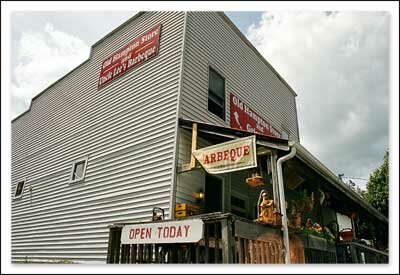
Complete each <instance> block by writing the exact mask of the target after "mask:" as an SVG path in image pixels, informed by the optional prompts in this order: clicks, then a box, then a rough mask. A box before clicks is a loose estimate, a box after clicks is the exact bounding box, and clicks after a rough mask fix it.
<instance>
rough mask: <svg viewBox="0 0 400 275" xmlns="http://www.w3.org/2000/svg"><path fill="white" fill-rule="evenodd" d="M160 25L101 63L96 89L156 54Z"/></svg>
mask: <svg viewBox="0 0 400 275" xmlns="http://www.w3.org/2000/svg"><path fill="white" fill-rule="evenodd" d="M160 32H161V24H160V25H157V26H155V27H154V28H152V29H150V30H149V31H147V32H146V33H144V34H142V35H141V36H139V37H137V38H135V39H134V40H133V41H132V42H130V43H129V44H128V45H126V46H125V47H123V48H122V49H120V50H119V51H117V52H116V53H114V54H113V55H112V56H110V57H108V58H107V59H106V60H104V61H103V63H102V65H101V71H100V77H99V81H98V83H97V87H98V88H100V87H102V86H103V85H105V84H106V83H108V82H110V81H112V80H114V79H115V78H117V77H119V76H121V75H124V74H125V73H126V72H127V71H129V70H131V69H132V68H135V67H136V66H138V65H140V64H142V63H144V62H146V61H147V60H149V59H150V58H152V57H154V56H156V55H157V54H158V46H159V42H160Z"/></svg>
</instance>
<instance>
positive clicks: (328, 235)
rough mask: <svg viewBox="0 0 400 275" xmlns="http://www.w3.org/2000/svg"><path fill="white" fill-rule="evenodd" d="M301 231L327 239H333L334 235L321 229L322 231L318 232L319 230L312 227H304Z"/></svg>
mask: <svg viewBox="0 0 400 275" xmlns="http://www.w3.org/2000/svg"><path fill="white" fill-rule="evenodd" d="M301 233H303V234H307V235H314V236H317V237H320V238H324V239H327V240H328V241H331V240H335V237H334V236H333V235H332V234H329V233H328V232H326V231H323V232H322V233H320V232H318V231H316V230H314V229H312V228H307V227H304V228H303V229H302V230H301Z"/></svg>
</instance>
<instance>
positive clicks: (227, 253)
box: [221, 218, 233, 264]
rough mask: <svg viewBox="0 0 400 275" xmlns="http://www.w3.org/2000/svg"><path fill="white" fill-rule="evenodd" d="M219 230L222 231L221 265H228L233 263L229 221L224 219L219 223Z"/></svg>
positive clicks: (230, 224)
mask: <svg viewBox="0 0 400 275" xmlns="http://www.w3.org/2000/svg"><path fill="white" fill-rule="evenodd" d="M221 230H222V263H224V264H230V263H233V252H232V246H233V242H232V221H231V219H229V218H226V219H223V220H222V221H221Z"/></svg>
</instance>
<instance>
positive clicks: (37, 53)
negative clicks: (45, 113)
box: [11, 23, 90, 117]
mask: <svg viewBox="0 0 400 275" xmlns="http://www.w3.org/2000/svg"><path fill="white" fill-rule="evenodd" d="M89 50H90V48H89V46H88V45H86V43H85V42H83V41H82V40H81V39H79V38H78V37H75V36H73V35H70V34H68V33H65V32H62V31H60V30H57V29H56V28H55V27H54V26H53V25H52V24H51V23H46V25H45V26H44V28H43V31H41V32H32V31H25V32H23V33H22V34H21V37H20V39H19V40H18V43H17V65H16V67H15V68H14V70H13V72H12V73H13V81H12V85H11V89H12V91H11V106H12V108H11V117H15V116H17V115H19V114H20V113H22V112H23V111H25V110H27V109H28V108H29V104H30V101H31V98H32V97H34V96H35V95H37V94H38V93H40V92H41V91H43V90H44V89H45V88H46V87H48V86H49V85H51V84H52V83H53V82H55V81H56V80H57V79H59V78H61V77H62V76H63V75H65V74H66V73H68V72H69V71H70V70H72V69H73V68H75V67H76V66H77V65H79V64H80V63H82V62H83V61H84V60H86V59H87V58H88V57H89Z"/></svg>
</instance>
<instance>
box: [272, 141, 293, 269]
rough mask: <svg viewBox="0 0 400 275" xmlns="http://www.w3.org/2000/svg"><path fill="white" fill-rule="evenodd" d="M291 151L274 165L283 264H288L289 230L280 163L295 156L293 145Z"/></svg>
mask: <svg viewBox="0 0 400 275" xmlns="http://www.w3.org/2000/svg"><path fill="white" fill-rule="evenodd" d="M289 146H290V147H291V151H290V153H289V154H287V155H285V156H283V157H281V158H279V159H278V161H277V163H276V166H277V167H276V170H277V172H278V186H279V188H278V193H279V205H280V208H281V214H282V231H283V243H284V245H285V264H290V247H289V230H288V223H287V216H286V203H285V189H284V187H283V173H282V163H284V162H285V161H287V160H289V159H291V158H293V157H294V156H295V155H296V148H295V147H294V144H293V143H292V144H290V143H289Z"/></svg>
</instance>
